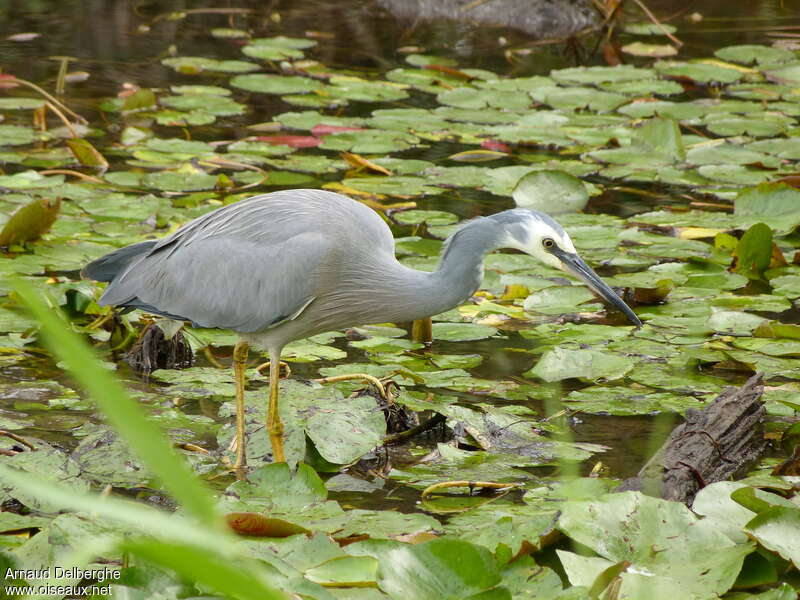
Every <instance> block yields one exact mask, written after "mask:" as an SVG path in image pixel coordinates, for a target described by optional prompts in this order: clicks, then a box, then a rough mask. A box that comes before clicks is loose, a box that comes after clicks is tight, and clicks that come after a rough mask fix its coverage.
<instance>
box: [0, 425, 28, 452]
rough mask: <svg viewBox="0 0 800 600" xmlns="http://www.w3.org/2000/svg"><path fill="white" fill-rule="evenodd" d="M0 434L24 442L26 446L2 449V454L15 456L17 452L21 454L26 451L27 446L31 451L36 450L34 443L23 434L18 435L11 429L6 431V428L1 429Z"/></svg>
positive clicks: (23, 444) (0, 450)
mask: <svg viewBox="0 0 800 600" xmlns="http://www.w3.org/2000/svg"><path fill="white" fill-rule="evenodd" d="M0 436H3V437H7V438H11V439H12V440H14V441H15V442H19V443H20V444H22V446H24V448H20V449H19V450H17V449H16V448H6V449H0V455H3V456H14V455H15V454H19V453H20V452H25V449H26V448H27V449H28V450H30V451H31V452H35V451H36V446H34V445H33V444H32V443H30V442H29V441H28V440H26V439H25V438H24V437H22V436H21V435H17V434H16V433H12V432H11V431H6V430H5V429H0Z"/></svg>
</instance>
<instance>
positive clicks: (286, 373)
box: [256, 361, 292, 379]
mask: <svg viewBox="0 0 800 600" xmlns="http://www.w3.org/2000/svg"><path fill="white" fill-rule="evenodd" d="M279 368H283V369H284V372H283V373H281V374H280V378H281V379H289V377H291V376H292V368H291V367H290V366H289V363H285V362H283V361H281V362H280V364H279ZM266 369H269V361H267V362H265V363H263V364H260V365H258V366H257V367H256V371H258V372H259V373H261V374H263V372H264V371H265V370H266Z"/></svg>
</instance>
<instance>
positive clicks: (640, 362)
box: [0, 9, 800, 600]
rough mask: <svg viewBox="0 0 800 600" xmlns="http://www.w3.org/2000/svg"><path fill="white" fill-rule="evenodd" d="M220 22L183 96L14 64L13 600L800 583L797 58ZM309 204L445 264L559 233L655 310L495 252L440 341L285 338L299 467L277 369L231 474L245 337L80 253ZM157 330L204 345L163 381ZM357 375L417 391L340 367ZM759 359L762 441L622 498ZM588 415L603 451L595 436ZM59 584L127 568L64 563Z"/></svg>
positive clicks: (701, 591) (6, 250)
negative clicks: (131, 296)
mask: <svg viewBox="0 0 800 600" xmlns="http://www.w3.org/2000/svg"><path fill="white" fill-rule="evenodd" d="M198 10H199V11H200V12H198V13H197V14H194V13H192V11H186V12H183V13H181V12H176V13H172V14H170V15H164V16H163V20H162V18H159V19H157V20H156V21H154V22H153V23H152V26H153V27H157V26H158V24H159V22H161V24H163V23H164V22H166V21H169V22H170V23H172V25H171V26H172V27H177V28H181V27H184V26H186V23H187V21H188V20H190V19H192V18H194V17H198V18H199V15H200V14H201V13H202V12H203V9H198ZM209 10H211V9H209ZM228 10H231V11H232V12H230V14H228V15H227V17H230V18H229V19H228V18H226V19H225V20H213V23H214V26H213V27H210V28H209V30H208V31H207V32H206V34H205V35H206V37H207V39H206V41H205V42H204V43H203V44H201V45H198V46H197V53H195V51H192V52H189V51H186V52H184V49H183V48H180V47H179V48H172V49H171V51H170V52H169V53H165V54H163V55H161V56H160V57H159V59H158V61H157V68H158V69H159V72H161V79H160V80H159V81H155V80H153V81H148V80H147V79H146V78H140V79H139V80H138V82H137V84H136V85H133V84H126V85H124V86H122V87H120V89H119V90H117V91H116V93H113V94H112V93H108V94H107V95H106V96H104V97H103V98H93V99H92V102H91V104H89V103H88V102H87V101H86V99H82V100H81V102H77V101H75V102H73V98H71V97H70V96H69V94H67V95H65V96H64V95H62V96H59V97H58V99H57V98H55V97H53V96H51V95H50V94H49V93H48V92H46V91H45V90H42V89H41V88H39V87H38V86H39V85H41V86H43V87H44V88H45V89H46V90H49V87H48V86H49V85H50V82H48V81H45V83H41V82H35V83H36V85H32V84H30V83H28V82H27V81H26V80H25V76H24V74H23V73H22V72H20V73H19V78H17V76H16V75H17V74H16V73H13V72H8V73H3V74H0V121H1V122H0V165H2V170H0V192H2V194H0V252H1V254H0V400H2V403H1V404H0V430H2V431H0V433H2V435H0V502H2V511H0V542H2V548H0V569H2V571H3V572H4V573H5V572H6V569H9V571H8V572H9V573H12V575H11V576H6V577H5V580H4V582H3V585H4V586H6V593H8V594H11V595H12V596H13V594H12V593H11V592H9V591H8V589H9V587H8V586H12V585H29V584H30V585H43V586H46V585H52V586H78V585H79V584H81V583H82V582H83V583H91V584H97V585H98V586H107V587H106V588H102V589H101V590H100V591H97V590H95V591H93V592H91V594H92V595H91V597H95V598H100V597H109V598H111V597H117V596H118V595H119V594H122V593H127V594H130V595H131V597H137V598H163V599H165V600H167V599H172V598H185V597H197V596H199V595H202V596H203V597H233V598H290V597H295V598H297V597H301V598H313V599H319V600H329V599H335V598H348V599H350V598H352V599H356V600H362V599H363V600H373V599H375V600H377V599H380V598H403V599H405V600H408V599H413V600H435V599H454V600H455V599H459V600H461V599H474V600H478V599H481V600H490V599H491V600H502V599H511V598H514V599H517V598H519V599H524V598H552V599H556V598H562V599H567V598H576V599H577V598H630V599H642V600H653V599H659V598H665V599H666V598H668V599H670V600H672V599H674V598H693V599H713V598H720V597H725V598H730V599H731V600H734V599H735V600H745V599H750V598H752V599H756V598H758V599H761V600H790V599H793V598H797V588H798V585H800V576H799V575H798V569H799V568H800V496H799V495H798V494H797V491H798V485H800V480H798V476H799V475H800V460H799V459H798V451H797V444H798V443H800V423H798V412H799V411H800V362H798V360H797V359H798V356H800V326H798V324H797V323H798V314H800V313H798V310H800V306H798V301H799V300H800V236H798V235H797V229H798V227H799V226H800V189H798V187H800V185H798V181H800V174H799V173H798V161H800V124H798V118H800V51H798V50H797V49H796V47H794V46H789V45H783V44H776V45H774V46H768V45H759V44H747V45H741V44H739V45H734V46H727V47H722V48H718V49H717V50H716V51H715V52H713V56H712V55H709V56H698V57H695V58H684V56H685V55H686V53H685V52H684V51H683V50H680V51H679V48H678V46H677V45H676V44H675V38H674V37H673V36H672V34H675V35H678V36H680V33H681V29H680V28H679V27H674V26H672V25H668V24H656V23H651V22H647V23H628V24H626V25H625V27H624V35H625V36H626V38H625V39H626V40H627V41H628V42H629V43H628V44H627V45H626V46H624V47H622V48H621V51H622V52H624V53H626V54H627V55H628V57H629V59H630V61H631V62H632V63H633V64H630V65H624V64H619V65H615V66H599V65H594V66H573V67H564V68H552V69H548V70H547V72H536V73H533V72H531V73H526V72H524V70H518V69H515V68H511V67H510V68H507V69H505V70H503V69H500V68H499V67H498V69H497V70H496V72H495V71H493V70H489V69H485V68H473V67H472V66H471V65H470V63H469V61H468V60H463V64H460V63H459V62H458V61H457V60H455V59H453V58H450V57H445V56H443V57H438V56H436V55H435V54H428V53H423V52H422V51H421V50H420V51H419V52H410V53H407V54H406V56H404V57H401V58H400V59H398V63H397V64H394V65H390V66H388V67H387V68H382V69H365V68H362V67H358V68H355V66H353V67H352V68H351V67H349V66H343V65H342V64H341V63H340V62H339V61H338V60H334V59H333V58H332V57H330V60H329V59H328V58H326V53H324V52H321V51H319V48H318V45H319V44H320V43H324V42H320V41H319V40H324V39H325V37H324V36H322V35H317V34H315V32H312V31H308V32H306V34H307V35H305V36H304V35H303V34H302V33H297V32H295V33H294V35H289V29H288V28H287V29H286V30H283V29H282V28H281V26H280V25H279V21H280V20H279V19H277V20H276V21H275V25H274V26H272V25H270V27H268V28H267V29H268V32H267V33H265V32H264V30H263V28H261V27H258V26H257V25H256V20H255V19H253V18H251V15H250V13H249V12H247V11H246V10H245V9H241V10H243V11H245V12H242V13H237V12H236V10H235V9H220V11H221V12H223V13H225V11H228ZM211 12H212V13H213V11H211ZM275 14H277V13H275ZM216 16H219V15H216ZM234 16H236V18H234ZM209 22H212V21H209ZM221 25H226V26H225V27H222V26H221ZM319 26H322V25H321V24H320V25H319ZM149 27H150V26H149V25H148V28H149ZM143 31H144V30H143ZM148 31H149V29H148ZM317 33H319V32H317ZM284 34H285V35H284ZM7 39H10V38H7ZM23 39H24V40H25V41H26V43H27V42H30V41H31V40H33V39H35V38H31V40H28V39H27V38H18V40H17V41H14V42H13V43H22V41H23ZM9 43H10V42H9ZM200 49H202V50H203V52H202V53H201V52H200ZM326 61H327V62H326ZM328 62H330V64H327V63H328ZM87 68H88V67H87ZM148 72H150V73H152V72H153V71H148ZM163 81H169V82H170V84H169V86H165V85H164V84H163ZM61 84H62V85H63V84H64V82H63V81H62V82H61ZM73 110H77V111H78V112H81V113H84V115H85V116H87V117H88V122H86V120H85V119H83V118H82V117H81V116H80V115H78V114H76V113H73V112H72V111H73ZM296 187H315V188H325V189H329V190H332V191H337V192H340V193H344V194H347V195H349V196H351V197H353V198H355V199H357V200H359V201H362V202H364V203H365V204H367V205H368V206H370V207H372V208H374V209H375V210H376V211H378V212H379V213H380V214H381V215H382V216H383V217H384V218H385V219H386V220H387V222H388V223H389V224H390V226H391V227H392V229H393V231H394V233H395V237H396V246H397V253H398V256H399V257H400V259H401V261H402V262H403V263H404V264H406V265H408V266H409V267H413V268H416V269H424V270H433V269H435V268H436V265H437V262H438V257H439V254H440V252H441V250H442V246H443V241H444V239H445V238H446V237H447V236H448V235H449V234H450V233H452V232H453V231H454V230H455V228H456V227H457V226H458V223H459V222H460V221H462V220H464V219H467V218H470V217H474V216H477V215H479V214H490V213H493V212H497V211H499V210H502V209H505V208H510V207H513V206H514V205H516V206H520V207H526V208H534V209H536V210H540V211H543V212H547V213H550V214H553V215H557V218H558V220H559V222H560V223H561V224H562V225H563V226H564V227H565V229H566V230H567V232H568V233H569V235H570V236H571V238H572V239H573V240H574V242H575V246H576V248H577V250H578V252H579V253H580V254H581V255H582V256H583V257H584V258H585V260H586V261H587V263H589V264H590V265H592V266H593V267H594V268H596V269H598V271H599V272H601V274H602V275H603V278H604V279H605V280H606V281H607V282H608V283H609V284H610V285H612V286H615V287H616V288H618V289H619V290H620V292H621V293H623V294H624V297H625V299H626V301H627V302H628V303H629V304H630V305H631V306H633V307H634V309H635V311H636V313H637V315H638V316H639V317H640V318H641V320H642V321H643V322H644V326H643V327H641V328H638V329H637V328H634V327H632V326H630V325H629V324H627V322H626V321H625V319H624V317H623V316H622V315H619V314H617V313H615V312H613V311H611V310H610V309H608V308H607V307H606V306H605V305H604V304H603V303H601V302H600V301H599V300H598V299H597V298H596V297H595V296H594V295H593V294H592V293H591V292H590V291H589V290H588V289H587V288H586V287H585V286H583V285H582V284H580V283H579V282H577V281H576V280H574V279H571V278H568V277H565V276H564V275H563V273H562V272H560V271H557V270H555V269H552V268H550V267H549V266H546V265H544V264H541V263H539V262H537V261H536V260H535V259H533V258H531V257H529V256H527V255H523V254H520V253H515V252H510V251H501V252H497V253H494V254H492V255H490V256H488V257H487V259H486V261H485V277H484V280H483V283H482V286H481V289H480V290H479V291H478V292H476V294H475V296H474V297H472V298H470V299H468V300H467V301H466V302H465V303H464V304H463V305H461V306H459V307H457V308H454V309H452V310H449V311H447V312H446V313H443V314H440V315H436V316H434V317H433V319H432V320H433V324H432V327H431V332H432V338H433V343H432V346H430V347H429V345H428V344H426V343H425V340H419V339H414V340H411V339H410V338H409V336H407V335H406V334H407V329H406V325H407V324H402V323H387V324H381V325H370V326H364V327H357V328H354V329H351V330H347V331H335V332H330V333H324V334H321V335H317V336H314V337H312V338H309V339H307V340H300V341H296V342H293V343H292V344H290V345H288V346H287V347H286V348H285V350H284V353H283V358H284V359H285V360H286V361H287V363H288V364H289V365H290V367H291V369H292V372H293V374H292V376H291V377H290V378H287V379H285V380H282V381H281V385H280V387H281V390H280V394H281V405H280V410H281V417H282V419H283V421H284V422H285V423H286V432H285V433H286V435H285V438H286V442H285V443H286V455H287V464H272V463H271V455H270V452H271V447H270V444H269V438H268V436H267V433H266V430H265V427H264V420H263V419H264V411H265V402H266V382H265V378H264V375H263V374H262V373H263V372H264V370H263V365H262V364H261V363H262V362H263V361H261V360H259V361H256V359H255V358H252V357H251V363H250V364H249V367H250V368H249V370H248V373H247V374H248V381H250V384H249V386H248V389H247V390H246V394H245V404H246V419H245V421H246V422H245V426H246V433H247V456H248V459H249V462H250V472H249V474H248V476H247V478H246V479H245V480H242V481H237V480H236V479H235V477H234V476H233V475H232V473H231V470H230V468H231V466H232V463H233V460H234V457H235V449H234V448H232V441H233V439H234V432H235V426H234V422H233V421H234V410H235V409H234V393H235V392H234V390H235V385H234V379H233V376H232V374H231V373H230V371H229V369H228V368H227V367H228V365H229V364H230V360H231V355H232V347H233V345H234V344H235V343H236V339H237V337H236V335H235V334H234V333H233V332H229V331H222V330H202V329H195V328H191V327H189V326H188V325H186V326H183V327H181V326H180V324H176V323H172V322H169V321H165V320H164V319H160V318H158V319H154V317H153V316H152V315H147V314H144V313H142V312H140V311H135V312H131V313H126V314H121V313H119V312H116V311H114V310H112V309H110V308H109V307H101V306H99V304H98V302H97V301H98V299H99V297H100V294H101V293H102V286H103V284H98V283H96V282H91V281H85V280H82V279H81V278H80V275H79V270H80V269H81V268H82V267H83V266H84V265H85V264H86V263H88V262H90V261H91V260H93V259H95V258H98V257H100V256H102V255H104V254H106V253H108V252H110V251H112V250H114V249H116V248H119V247H122V246H125V245H128V244H132V243H135V242H139V241H142V240H145V239H152V238H155V237H162V236H164V235H167V234H168V233H169V232H171V231H173V230H174V229H175V228H177V227H179V226H180V225H182V224H184V223H186V222H188V221H189V220H191V219H193V218H195V217H198V216H200V215H202V214H205V213H207V212H208V211H211V210H213V209H215V208H218V207H220V206H222V205H226V204H230V203H233V202H237V201H239V200H242V199H244V198H247V197H249V196H251V195H254V194H257V193H264V192H268V191H273V190H276V189H291V188H296ZM224 261H225V257H224V256H221V257H220V268H223V267H224ZM220 285H226V284H225V283H224V282H222V281H221V282H220ZM253 301H257V299H253ZM61 317H63V319H62V318H61ZM147 327H158V328H160V331H161V334H162V335H160V336H158V337H159V339H163V340H175V342H174V343H175V344H185V345H184V346H180V352H179V353H178V352H177V351H175V352H173V356H172V358H173V359H174V358H175V356H179V357H182V358H180V360H177V361H176V360H173V361H172V362H169V360H167V359H165V358H164V356H161V355H159V356H154V357H150V358H148V359H147V364H149V365H151V366H152V367H153V369H152V371H151V372H149V373H147V374H146V375H142V374H138V373H136V372H135V371H134V370H133V369H131V368H130V366H128V365H133V366H140V365H141V364H142V361H141V360H138V361H137V358H136V357H135V356H134V355H133V352H134V350H133V349H134V348H136V347H141V346H143V345H146V344H143V343H142V336H143V332H144V330H145V329H146V328H147ZM87 343H88V345H90V346H92V350H89V349H88V347H87ZM190 354H191V355H193V356H194V366H190V367H188V368H173V367H177V366H185V365H183V364H182V363H183V362H187V361H188V357H189V355H190ZM354 372H357V373H364V374H368V375H371V376H374V377H377V378H380V379H383V380H384V381H385V382H386V385H387V389H388V390H389V396H390V400H391V401H390V402H389V403H388V404H386V403H385V402H382V401H381V400H380V399H379V398H377V397H376V395H375V394H374V393H373V392H374V391H372V390H370V389H369V388H368V387H366V388H365V385H364V384H363V383H362V382H359V381H345V382H339V383H333V384H320V383H319V382H315V381H313V380H314V379H317V378H320V377H330V376H335V375H340V374H347V373H354ZM754 373H763V375H764V382H765V394H764V401H765V406H766V411H767V415H768V422H767V424H766V435H767V437H768V439H769V440H770V441H771V442H772V446H773V453H772V454H771V455H770V457H768V458H765V459H763V461H762V462H761V463H760V464H759V465H756V466H754V467H753V470H752V471H751V472H750V473H749V474H748V473H745V474H743V479H741V481H737V482H730V481H728V482H717V483H713V484H711V485H708V486H705V487H703V489H702V490H701V491H700V492H699V493H698V494H697V497H696V498H695V499H694V501H693V503H692V504H691V506H686V505H683V504H681V503H677V502H671V501H667V500H661V499H657V498H653V497H650V496H646V495H644V494H642V493H640V492H624V493H614V488H615V487H616V486H617V484H618V483H619V480H620V479H623V478H625V477H628V476H629V475H631V474H633V472H634V471H635V470H636V468H638V466H640V465H641V464H643V463H644V461H645V459H646V458H647V455H648V453H650V452H652V451H653V450H654V449H655V448H656V447H657V446H658V445H659V444H660V442H661V441H662V440H661V438H658V437H653V438H652V439H651V440H650V441H649V444H650V445H651V446H652V447H651V448H649V449H648V448H645V447H639V448H636V449H635V450H633V451H631V450H629V449H628V448H629V446H628V445H627V440H624V439H622V438H623V437H624V436H623V435H622V434H617V433H615V432H614V428H616V427H622V426H623V425H622V424H623V423H627V422H628V421H626V420H631V419H636V418H640V419H644V418H646V421H645V422H646V423H648V424H652V423H658V422H659V419H660V418H661V416H662V415H676V416H681V415H683V414H685V413H686V411H688V410H693V409H702V408H703V407H704V406H706V405H707V404H708V403H709V402H710V401H711V400H713V399H714V398H715V397H716V396H717V395H718V394H719V393H720V391H721V390H722V389H723V388H724V387H725V386H726V385H730V384H741V383H743V382H744V381H745V380H746V379H747V378H748V377H749V376H750V375H752V374H754ZM390 381H391V383H389V382H390ZM120 383H121V384H120ZM594 415H598V416H599V417H597V418H595V417H594ZM584 419H590V420H591V422H592V423H600V424H605V425H601V427H608V428H609V429H610V430H611V432H610V433H608V432H606V434H605V435H604V436H601V437H599V438H598V437H591V441H589V440H586V439H584V438H582V437H581V432H582V431H585V430H584V429H582V425H581V423H582V420H584ZM656 429H657V428H656ZM623 431H624V430H623ZM406 432H408V433H406ZM666 433H667V432H662V433H661V437H663V436H664V435H666ZM655 435H656V434H655V433H654V436H655ZM30 446H33V447H32V448H31V447H30ZM626 451H627V452H630V453H631V456H630V457H628V462H624V461H620V460H619V458H617V459H605V458H604V455H605V456H617V457H619V456H620V455H621V454H623V453H625V452H626ZM604 461H605V462H604ZM782 461H783V462H782ZM606 462H607V463H608V464H606ZM97 492H102V493H103V496H102V497H100V496H98V494H97ZM176 508H177V510H174V509H176ZM55 565H58V566H59V567H60V568H62V569H69V568H77V569H96V570H99V572H101V573H102V574H104V575H102V576H100V577H83V576H81V575H80V574H77V575H76V576H75V577H67V578H64V577H61V578H59V577H58V576H56V575H55V572H54V571H53V570H52V569H51V570H50V571H49V572H48V573H46V574H43V573H44V572H43V569H45V568H46V567H49V566H55ZM24 593H28V594H29V595H37V594H38V595H39V596H45V595H46V596H47V597H50V598H61V597H72V596H74V595H77V596H79V597H80V596H81V594H76V593H73V592H70V591H69V590H66V589H65V590H62V591H58V590H54V591H52V590H51V591H30V592H24ZM89 594H90V592H86V593H83V594H82V595H83V596H86V597H88V595H89ZM17 595H22V593H20V594H17Z"/></svg>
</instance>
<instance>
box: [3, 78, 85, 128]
mask: <svg viewBox="0 0 800 600" xmlns="http://www.w3.org/2000/svg"><path fill="white" fill-rule="evenodd" d="M12 81H13V82H14V83H19V84H20V85H27V86H28V87H29V88H31V89H33V90H36V91H37V92H38V93H40V94H41V95H42V96H44V97H45V98H46V99H47V100H49V101H50V102H51V103H53V104H55V105H57V106H58V107H59V108H60V109H61V110H63V111H64V112H65V113H67V114H70V115H72V116H73V117H74V118H75V119H76V120H77V121H78V122H79V123H82V124H86V123H88V121H87V120H86V119H84V118H83V117H82V116H80V115H79V114H78V113H76V112H74V111H71V110H70V109H69V108H67V106H66V105H64V103H63V102H59V101H58V100H57V99H56V98H55V96H53V95H51V94H49V93H47V92H46V91H44V90H43V89H42V88H40V87H39V86H38V85H36V84H35V83H31V82H30V81H27V80H25V79H20V78H19V77H14V78H13V79H12Z"/></svg>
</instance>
